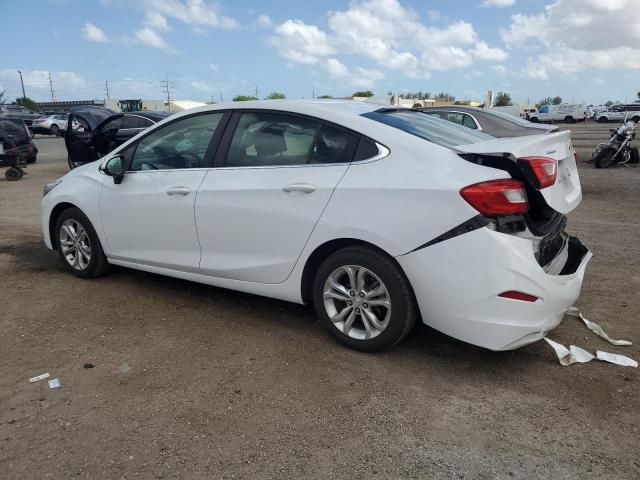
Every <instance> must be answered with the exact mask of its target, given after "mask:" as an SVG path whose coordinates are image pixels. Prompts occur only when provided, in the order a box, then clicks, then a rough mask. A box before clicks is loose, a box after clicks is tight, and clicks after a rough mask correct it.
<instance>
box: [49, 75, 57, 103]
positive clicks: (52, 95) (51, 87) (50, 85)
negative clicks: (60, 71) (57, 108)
mask: <svg viewBox="0 0 640 480" xmlns="http://www.w3.org/2000/svg"><path fill="white" fill-rule="evenodd" d="M48 73H49V90H51V101H52V102H55V101H56V95H55V93H53V80H51V72H48Z"/></svg>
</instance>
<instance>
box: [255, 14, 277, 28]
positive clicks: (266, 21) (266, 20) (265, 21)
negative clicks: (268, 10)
mask: <svg viewBox="0 0 640 480" xmlns="http://www.w3.org/2000/svg"><path fill="white" fill-rule="evenodd" d="M256 21H257V23H258V26H260V27H262V28H271V27H272V26H273V22H272V21H271V18H270V17H269V16H268V15H258V19H257V20H256Z"/></svg>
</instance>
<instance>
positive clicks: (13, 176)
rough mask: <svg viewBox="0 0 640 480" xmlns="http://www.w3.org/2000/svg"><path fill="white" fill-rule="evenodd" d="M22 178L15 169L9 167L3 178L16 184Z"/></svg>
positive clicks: (19, 172) (20, 173)
mask: <svg viewBox="0 0 640 480" xmlns="http://www.w3.org/2000/svg"><path fill="white" fill-rule="evenodd" d="M22 177H23V174H22V172H21V171H20V170H18V169H17V168H13V167H9V168H7V170H6V171H5V172H4V178H6V179H7V181H8V182H17V181H18V180H20V179H21V178H22Z"/></svg>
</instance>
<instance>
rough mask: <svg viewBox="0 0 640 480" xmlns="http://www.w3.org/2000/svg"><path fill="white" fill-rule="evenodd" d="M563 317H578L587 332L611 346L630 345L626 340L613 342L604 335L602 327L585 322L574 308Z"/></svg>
mask: <svg viewBox="0 0 640 480" xmlns="http://www.w3.org/2000/svg"><path fill="white" fill-rule="evenodd" d="M565 315H571V316H572V317H579V318H580V319H581V320H582V321H583V322H584V324H585V325H586V326H587V328H588V329H589V330H591V331H592V332H593V333H595V334H596V335H598V336H599V337H601V338H604V339H605V340H606V341H607V342H609V343H610V344H611V345H618V346H628V345H631V342H630V341H628V340H613V339H612V338H609V335H607V334H606V333H604V330H602V327H600V325H598V324H597V323H593V322H591V321H589V320H587V319H586V318H584V317H583V316H582V313H581V312H580V310H579V309H578V308H576V307H571V308H570V309H569V310H567V312H566V313H565Z"/></svg>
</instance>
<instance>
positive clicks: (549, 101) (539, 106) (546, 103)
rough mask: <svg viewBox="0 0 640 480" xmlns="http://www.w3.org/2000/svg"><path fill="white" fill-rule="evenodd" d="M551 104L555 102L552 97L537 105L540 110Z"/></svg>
mask: <svg viewBox="0 0 640 480" xmlns="http://www.w3.org/2000/svg"><path fill="white" fill-rule="evenodd" d="M551 102H553V98H551V97H547V98H543V99H542V100H540V101H539V102H538V103H536V108H538V109H539V108H542V107H544V106H545V105H551Z"/></svg>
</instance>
